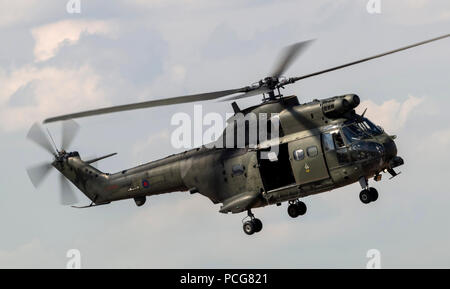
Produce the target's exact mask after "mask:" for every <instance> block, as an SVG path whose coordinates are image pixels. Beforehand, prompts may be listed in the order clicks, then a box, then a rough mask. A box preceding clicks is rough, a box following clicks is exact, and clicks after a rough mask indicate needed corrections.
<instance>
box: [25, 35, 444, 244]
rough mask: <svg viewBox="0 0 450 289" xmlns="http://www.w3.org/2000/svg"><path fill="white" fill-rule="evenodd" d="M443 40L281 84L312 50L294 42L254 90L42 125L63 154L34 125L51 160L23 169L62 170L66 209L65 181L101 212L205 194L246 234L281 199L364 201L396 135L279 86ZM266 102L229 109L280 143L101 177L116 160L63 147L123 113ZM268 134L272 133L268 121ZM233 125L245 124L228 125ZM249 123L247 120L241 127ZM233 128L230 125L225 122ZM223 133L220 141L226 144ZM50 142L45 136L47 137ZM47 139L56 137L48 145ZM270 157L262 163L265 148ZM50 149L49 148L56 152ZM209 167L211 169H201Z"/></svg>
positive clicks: (338, 102) (345, 100) (340, 106)
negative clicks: (82, 130)
mask: <svg viewBox="0 0 450 289" xmlns="http://www.w3.org/2000/svg"><path fill="white" fill-rule="evenodd" d="M449 36H450V34H447V35H443V36H440V37H437V38H433V39H429V40H426V41H422V42H419V43H415V44H412V45H409V46H405V47H402V48H399V49H395V50H391V51H388V52H385V53H381V54H378V55H375V56H371V57H367V58H364V59H360V60H357V61H353V62H350V63H346V64H343V65H340V66H336V67H332V68H328V69H325V70H321V71H318V72H315V73H311V74H307V75H303V76H300V77H291V78H284V77H282V74H283V73H284V72H285V70H286V69H287V68H288V67H289V65H290V64H291V63H292V62H293V61H294V59H295V58H296V57H297V56H298V55H299V54H300V53H301V52H302V51H304V49H305V48H306V47H307V46H308V45H309V44H310V43H311V41H304V42H299V43H296V44H294V45H291V46H289V47H287V48H286V49H285V50H284V53H282V54H281V56H280V58H279V61H278V62H277V63H276V65H275V68H274V70H273V72H272V73H271V74H270V76H269V77H266V78H264V79H262V80H260V81H258V82H257V83H255V84H253V85H251V86H245V87H241V88H237V89H230V90H223V91H216V92H209V93H201V94H194V95H186V96H179V97H174V98H166V99H158V100H151V101H145V102H140V103H133V104H126V105H119V106H113V107H106V108H100V109H94V110H89V111H84V112H78V113H73V114H67V115H61V116H57V117H52V118H48V119H46V120H44V123H50V122H55V121H63V123H62V128H63V130H62V148H61V149H59V150H58V149H57V148H54V146H53V145H54V142H53V145H52V143H51V142H50V141H49V138H48V137H47V135H46V134H45V133H44V132H43V130H42V129H41V126H40V125H39V124H37V123H36V124H34V125H33V126H32V127H31V129H30V131H29V133H28V135H27V137H28V138H29V139H30V140H32V141H33V142H35V143H37V144H38V145H40V146H41V147H43V148H44V149H46V150H47V151H49V152H50V153H51V154H52V155H53V156H54V159H53V161H52V162H50V163H44V164H41V165H38V166H34V167H31V168H29V169H27V172H28V175H29V177H30V179H31V181H32V183H33V185H35V187H37V186H39V185H40V183H41V182H42V180H43V179H44V177H45V176H46V175H47V174H48V172H49V171H50V169H51V168H52V167H54V168H56V169H57V170H58V171H59V172H60V173H61V175H60V180H61V196H62V202H63V204H72V203H73V202H74V201H75V196H74V194H73V192H71V191H70V190H69V189H70V186H69V184H68V183H67V180H69V181H70V182H72V183H73V184H74V185H75V186H76V187H77V188H78V189H79V190H80V191H82V192H83V193H84V194H85V195H86V196H87V197H88V198H89V199H90V201H91V204H90V205H88V206H84V207H76V208H87V207H94V206H98V205H105V204H108V203H111V202H113V201H118V200H124V199H134V201H135V203H136V205H137V206H142V205H143V204H144V203H145V201H146V197H147V196H152V195H157V194H164V193H170V192H177V191H189V192H190V193H191V194H194V193H199V194H202V195H204V196H206V197H208V198H209V199H210V200H211V201H212V202H213V203H214V204H217V203H222V204H223V205H222V206H221V208H220V212H221V213H230V212H231V213H240V212H245V211H246V212H247V214H248V216H247V217H246V218H245V219H244V220H243V230H244V232H245V233H246V234H248V235H251V234H253V233H255V232H259V231H261V229H262V226H263V225H262V222H261V221H260V220H259V219H257V218H255V216H254V215H253V213H252V211H251V210H252V209H253V208H258V207H264V206H267V205H273V204H276V205H281V203H282V202H286V201H287V202H288V203H289V205H288V208H287V211H288V214H289V216H290V217H292V218H296V217H298V216H300V215H304V214H305V213H306V210H307V208H306V205H305V203H304V202H302V201H300V198H303V197H306V196H308V195H312V194H318V193H322V192H326V191H330V190H333V189H336V188H339V187H343V186H346V185H349V184H352V183H355V182H359V183H360V185H361V188H362V191H361V192H360V193H359V198H360V200H361V202H363V203H364V204H368V203H370V202H374V201H376V200H377V198H378V192H377V190H376V189H375V188H373V187H369V183H368V180H369V179H371V178H373V179H374V180H375V181H380V180H381V177H382V175H381V173H383V172H384V173H389V174H390V175H391V178H392V177H395V176H397V175H398V173H397V172H396V171H395V170H394V169H395V168H396V167H398V166H400V165H402V164H403V163H404V162H403V159H402V158H401V157H399V156H397V148H396V145H395V142H394V139H395V136H392V135H389V134H388V133H386V132H385V131H384V130H383V129H382V128H381V127H380V126H377V125H376V124H374V123H373V122H372V121H371V120H369V119H368V118H366V117H365V116H364V114H365V112H364V113H362V114H361V115H359V114H357V113H356V112H355V108H356V107H357V106H358V105H359V103H360V99H359V97H358V96H357V95H355V94H347V95H341V96H334V97H330V98H326V99H321V100H313V101H312V102H308V103H302V104H300V103H299V101H298V99H297V97H296V96H295V95H292V96H286V97H285V96H282V95H281V94H280V88H284V86H286V85H288V84H292V83H295V82H297V81H299V80H302V79H305V78H309V77H313V76H316V75H319V74H324V73H328V72H331V71H334V70H338V69H342V68H345V67H348V66H352V65H355V64H358V63H361V62H365V61H369V60H372V59H375V58H379V57H383V56H386V55H389V54H392V53H396V52H399V51H403V50H406V49H409V48H412V47H416V46H419V45H423V44H426V43H429V42H432V41H436V40H439V39H443V38H446V37H449ZM259 94H262V95H263V100H262V103H260V104H257V105H255V106H251V107H248V108H245V109H240V108H239V106H238V105H237V103H236V102H233V103H232V107H233V110H234V112H235V115H238V114H241V115H244V116H245V115H248V114H250V113H256V114H258V113H270V114H276V119H277V121H278V122H279V129H278V136H277V137H276V138H274V139H270V140H269V141H264V142H256V143H253V144H252V145H250V143H249V142H248V141H247V134H246V135H245V136H246V139H245V145H244V146H243V147H237V146H235V147H229V146H225V147H218V146H217V147H212V148H211V147H206V146H202V147H199V148H195V149H191V150H189V151H185V152H183V153H178V154H174V155H171V156H168V157H166V158H163V159H159V160H156V161H152V162H149V163H146V164H143V165H140V166H137V167H134V168H130V169H126V170H123V171H120V172H118V173H114V174H109V173H104V172H101V171H100V170H98V169H96V168H95V167H94V166H93V165H92V164H93V163H94V162H97V161H99V160H101V159H104V158H107V157H110V156H112V155H114V154H109V155H105V156H102V157H99V158H94V159H90V160H82V159H81V158H80V155H79V153H78V152H76V151H73V152H68V151H66V149H67V148H68V146H69V145H70V143H71V141H72V140H73V139H74V137H75V134H76V132H77V131H78V125H77V124H76V123H75V122H74V121H73V120H72V119H74V118H79V117H87V116H93V115H99V114H105V113H112V112H120V111H126V110H133V109H142V108H149V107H157V106H164V105H173V104H180V103H189V102H197V101H205V100H213V99H222V100H223V97H225V96H231V97H229V98H226V99H225V100H227V101H228V100H236V99H240V98H244V97H249V96H254V95H259ZM267 121H268V122H269V124H268V128H269V129H270V128H272V127H273V126H272V124H271V123H270V122H272V121H273V118H270V119H268V120H267ZM228 122H229V124H230V123H231V126H233V127H236V126H242V123H241V124H238V123H237V122H235V121H233V117H232V118H231V119H230V120H229V121H228ZM245 125H246V123H245V122H244V126H245ZM229 126H230V125H229ZM225 133H226V132H224V135H222V137H221V138H219V140H218V141H222V140H223V139H224V136H225ZM49 137H50V139H52V138H51V135H50V134H49ZM52 141H53V139H52ZM274 146H276V147H277V152H278V153H277V154H276V155H275V156H273V155H272V157H268V158H264V157H262V156H263V154H264V153H266V152H267V151H268V150H269V149H271V148H272V147H274ZM55 147H56V146H55ZM205 168H208V169H205Z"/></svg>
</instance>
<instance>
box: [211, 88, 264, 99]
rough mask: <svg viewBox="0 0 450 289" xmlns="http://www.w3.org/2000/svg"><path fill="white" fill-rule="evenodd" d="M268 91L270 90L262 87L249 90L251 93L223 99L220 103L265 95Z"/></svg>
mask: <svg viewBox="0 0 450 289" xmlns="http://www.w3.org/2000/svg"><path fill="white" fill-rule="evenodd" d="M269 91H271V89H269V88H267V87H264V86H263V87H259V88H257V89H254V90H251V91H249V92H246V93H243V94H238V95H233V96H230V97H226V98H223V99H221V100H220V101H229V100H236V99H241V98H246V97H250V96H254V95H258V94H263V93H267V92H269Z"/></svg>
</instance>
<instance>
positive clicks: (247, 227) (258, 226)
mask: <svg viewBox="0 0 450 289" xmlns="http://www.w3.org/2000/svg"><path fill="white" fill-rule="evenodd" d="M248 217H250V220H249V221H246V222H244V225H243V226H242V229H243V230H244V232H245V233H246V234H247V235H253V234H254V233H258V232H260V231H261V230H262V228H263V224H262V222H261V220H260V219H257V218H255V216H254V215H253V213H252V211H251V210H248Z"/></svg>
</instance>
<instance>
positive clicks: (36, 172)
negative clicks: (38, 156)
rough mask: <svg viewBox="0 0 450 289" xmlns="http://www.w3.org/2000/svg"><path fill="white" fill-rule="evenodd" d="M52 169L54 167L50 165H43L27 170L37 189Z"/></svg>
mask: <svg viewBox="0 0 450 289" xmlns="http://www.w3.org/2000/svg"><path fill="white" fill-rule="evenodd" d="M51 168H52V165H51V164H50V163H43V164H39V165H36V166H32V167H29V168H27V174H28V177H29V178H30V181H31V183H32V184H33V186H34V187H35V188H37V187H39V185H40V184H41V183H42V181H43V180H44V179H45V177H46V176H47V175H48V173H49V172H50V169H51Z"/></svg>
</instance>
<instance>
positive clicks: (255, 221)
mask: <svg viewBox="0 0 450 289" xmlns="http://www.w3.org/2000/svg"><path fill="white" fill-rule="evenodd" d="M252 222H253V225H254V227H255V233H258V232H261V230H262V228H263V223H262V222H261V220H260V219H253V221H252Z"/></svg>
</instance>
